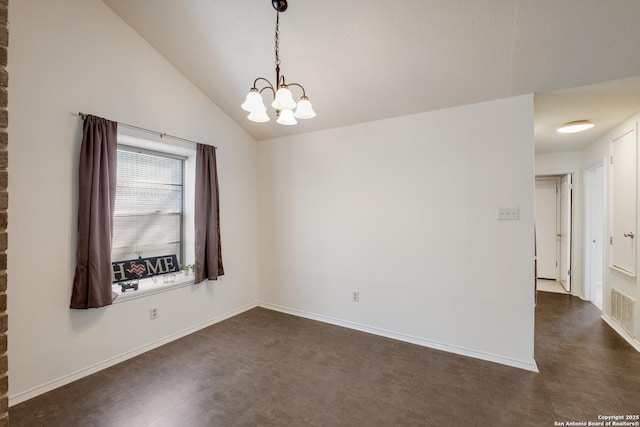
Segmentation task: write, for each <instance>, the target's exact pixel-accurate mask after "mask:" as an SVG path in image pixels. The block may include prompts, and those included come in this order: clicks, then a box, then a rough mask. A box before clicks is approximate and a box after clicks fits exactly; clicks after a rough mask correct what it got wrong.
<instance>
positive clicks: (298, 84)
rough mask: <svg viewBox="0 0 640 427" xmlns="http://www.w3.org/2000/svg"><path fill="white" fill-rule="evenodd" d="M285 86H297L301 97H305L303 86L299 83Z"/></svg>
mask: <svg viewBox="0 0 640 427" xmlns="http://www.w3.org/2000/svg"><path fill="white" fill-rule="evenodd" d="M287 86H298V87H299V88H300V89H302V96H303V97H304V98H306V97H307V93H306V92H305V90H304V86H302V85H301V84H300V83H289V84H288V85H287Z"/></svg>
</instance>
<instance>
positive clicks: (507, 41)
mask: <svg viewBox="0 0 640 427" xmlns="http://www.w3.org/2000/svg"><path fill="white" fill-rule="evenodd" d="M103 1H104V2H105V3H106V4H107V5H109V7H111V8H112V9H113V10H114V11H115V12H116V13H117V14H118V15H119V16H120V17H122V19H124V20H125V21H126V22H127V23H128V24H129V25H130V26H131V27H132V28H133V29H134V30H135V31H137V32H138V33H139V34H140V35H141V36H142V37H143V38H144V39H146V40H147V41H148V42H149V43H150V44H151V45H152V46H153V47H154V48H155V49H156V50H158V51H159V52H160V53H161V54H162V55H163V56H165V57H166V58H167V59H168V60H169V61H170V62H171V63H172V64H173V65H174V66H175V67H176V68H177V69H178V70H180V71H181V72H182V73H183V74H184V75H185V76H187V77H188V78H189V79H190V80H191V81H192V82H193V83H194V84H195V85H196V86H197V87H199V88H200V89H201V90H202V91H203V92H204V93H205V94H206V95H207V96H209V97H210V98H211V99H212V100H213V101H214V102H215V103H216V104H217V105H218V106H219V107H220V108H221V109H223V110H224V111H225V112H226V113H227V114H228V115H229V116H231V117H232V118H233V119H234V120H236V121H237V122H238V123H239V124H240V125H241V126H242V127H244V128H245V129H246V130H247V131H248V132H249V133H250V134H251V135H253V136H254V137H255V138H256V139H258V140H261V139H266V138H272V137H277V136H285V135H292V134H295V133H301V132H309V131H314V130H319V129H326V128H332V127H337V126H344V125H348V124H353V123H360V122H367V121H372V120H378V119H384V118H388V117H395V116H400V115H406V114H413V113H419V112H424V111H430V110H435V109H441V108H447V107H452V106H458V105H464V104H470V103H474V102H480V101H486V100H491V99H498V98H504V97H508V96H514V95H520V94H525V93H536V94H540V95H539V96H537V97H536V143H537V150H538V151H540V152H548V151H566V150H568V149H576V148H578V147H579V146H580V144H582V145H584V144H585V143H586V140H587V139H589V138H591V137H592V136H593V135H595V133H596V132H597V131H596V130H595V129H594V131H592V132H591V136H587V137H584V136H582V137H575V136H574V138H572V139H571V140H570V141H569V142H567V141H566V140H565V141H560V140H558V139H557V138H556V135H553V134H552V133H550V132H548V129H551V128H553V127H554V126H555V125H556V124H559V123H562V122H565V121H569V120H578V119H583V118H589V119H592V120H594V121H595V122H596V124H597V125H599V126H598V127H597V128H596V129H604V127H605V126H612V125H611V123H613V122H616V121H617V122H618V123H619V122H620V121H622V120H624V119H625V118H627V117H629V116H630V115H631V114H633V113H632V112H630V111H631V110H633V109H634V108H635V112H638V111H640V107H639V104H638V102H637V101H638V90H637V87H638V82H637V80H634V79H631V80H626V81H628V82H631V83H632V85H633V87H634V89H632V90H633V91H634V92H633V94H630V93H628V91H627V90H625V87H623V84H622V83H620V84H617V83H615V82H614V83H611V84H610V86H607V85H604V86H602V88H604V89H602V90H600V89H597V90H595V91H594V92H593V93H585V92H584V91H582V90H581V89H576V90H575V91H564V90H563V89H567V88H577V87H581V86H586V85H593V84H597V83H603V82H609V81H613V80H619V79H628V78H631V77H636V76H638V75H640V55H638V49H639V45H640V1H637V0H607V1H602V0H446V1H445V0H394V1H391V0H343V1H338V0H322V1H320V0H289V9H288V10H287V11H286V12H285V13H283V14H281V22H280V37H281V40H280V56H281V60H282V65H281V68H282V72H283V73H284V75H285V76H286V78H287V80H288V81H289V82H298V83H301V84H303V85H304V86H305V88H306V90H307V95H308V96H309V99H310V101H311V102H312V103H313V105H314V109H315V110H316V112H317V113H318V115H317V117H316V118H314V119H311V120H306V121H302V120H300V121H299V124H298V125H297V126H290V127H286V126H281V125H278V124H276V123H275V121H273V120H272V121H271V122H269V123H262V124H257V123H252V122H249V121H248V120H247V119H246V113H245V112H244V111H243V110H242V109H241V108H240V104H241V103H242V101H243V100H244V96H245V95H246V93H247V91H248V89H249V88H250V87H251V85H252V84H253V80H254V79H255V78H256V77H259V76H263V77H266V78H268V79H270V80H272V81H273V80H275V71H274V57H273V31H274V26H275V17H276V12H275V11H274V10H273V8H272V7H271V1H270V0H225V1H223V0H103ZM607 88H610V89H611V92H610V93H606V94H605V92H607V90H608V89H607ZM559 90H560V92H557V93H548V92H555V91H559ZM294 94H295V89H294ZM616 94H618V95H620V98H618V97H617V95H616ZM620 105H623V107H620V108H618V107H619V106H620ZM630 109H631V110H630ZM614 110H615V112H614ZM618 110H620V111H618ZM269 113H271V111H269ZM600 120H602V124H600V123H598V121H600ZM616 124H617V123H616ZM562 144H564V145H562ZM558 147H560V148H558ZM567 147H568V148H567Z"/></svg>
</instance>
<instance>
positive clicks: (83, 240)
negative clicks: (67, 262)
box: [71, 116, 118, 308]
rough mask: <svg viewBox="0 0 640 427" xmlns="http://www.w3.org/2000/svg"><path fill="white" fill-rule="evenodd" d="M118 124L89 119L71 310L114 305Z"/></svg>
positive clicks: (83, 150)
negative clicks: (112, 251) (112, 261)
mask: <svg viewBox="0 0 640 427" xmlns="http://www.w3.org/2000/svg"><path fill="white" fill-rule="evenodd" d="M117 134H118V123H116V122H112V121H109V120H106V119H103V118H100V117H95V116H86V117H85V119H84V123H83V129H82V148H81V149H80V167H79V170H80V174H79V178H78V180H79V192H78V193H79V194H78V198H79V200H78V250H77V255H76V273H75V277H74V279H73V293H72V295H71V308H95V307H102V306H105V305H109V304H111V303H113V296H112V293H111V275H112V271H111V236H112V234H113V207H114V203H115V198H116V173H117V170H116V156H117Z"/></svg>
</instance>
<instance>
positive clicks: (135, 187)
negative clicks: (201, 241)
mask: <svg viewBox="0 0 640 427" xmlns="http://www.w3.org/2000/svg"><path fill="white" fill-rule="evenodd" d="M183 182H184V159H181V158H175V157H172V156H169V155H166V156H165V155H162V154H161V153H157V154H156V153H152V152H140V151H138V150H136V151H130V150H128V149H125V148H122V147H119V148H118V172H117V184H116V203H115V208H114V218H113V222H114V224H113V240H112V244H111V260H112V262H115V261H124V260H127V259H133V258H137V257H138V255H137V254H136V251H142V256H143V257H145V258H146V257H153V256H161V255H172V254H176V255H177V256H178V261H179V262H182V228H183V226H182V222H183V205H184V203H183V187H184V186H183Z"/></svg>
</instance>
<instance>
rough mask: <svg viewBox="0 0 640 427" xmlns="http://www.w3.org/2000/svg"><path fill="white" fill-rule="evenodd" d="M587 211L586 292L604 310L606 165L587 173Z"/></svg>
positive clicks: (593, 168)
mask: <svg viewBox="0 0 640 427" xmlns="http://www.w3.org/2000/svg"><path fill="white" fill-rule="evenodd" d="M585 190H586V209H585V214H586V215H585V223H586V224H585V225H586V226H585V229H586V232H587V235H586V236H585V237H586V242H587V245H586V251H587V253H586V254H585V259H586V260H587V262H588V266H587V268H586V270H585V273H586V290H587V297H588V299H589V300H590V301H591V302H592V303H593V305H595V306H596V307H597V308H598V309H599V310H602V298H603V286H602V284H603V268H604V267H603V266H604V163H603V162H598V163H596V164H595V165H593V166H591V167H589V168H587V169H586V171H585Z"/></svg>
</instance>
